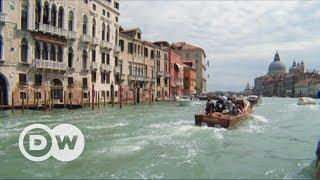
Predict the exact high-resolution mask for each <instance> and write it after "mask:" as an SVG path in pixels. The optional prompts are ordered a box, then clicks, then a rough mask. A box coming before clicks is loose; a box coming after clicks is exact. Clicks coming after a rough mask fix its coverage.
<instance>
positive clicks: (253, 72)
mask: <svg viewBox="0 0 320 180" xmlns="http://www.w3.org/2000/svg"><path fill="white" fill-rule="evenodd" d="M319 9H320V2H317V1H308V2H306V1H303V2H302V1H252V2H248V1H223V2H221V1H165V0H163V1H121V17H120V23H121V24H122V25H123V26H124V27H136V26H138V27H140V28H141V29H142V30H143V31H144V33H145V36H144V38H145V39H147V40H150V41H157V40H167V41H169V42H175V41H186V42H189V43H191V44H194V45H198V46H201V47H203V48H204V49H205V51H206V53H207V56H208V57H207V59H208V60H209V61H212V62H211V65H212V66H211V67H210V68H209V69H208V72H207V73H208V74H210V79H209V80H208V88H209V89H210V90H242V89H243V88H244V87H245V85H246V83H247V82H251V84H252V83H253V79H254V78H255V77H256V76H259V75H262V74H265V73H266V71H267V68H268V65H269V64H270V62H271V61H272V59H273V56H274V53H275V51H276V50H278V51H279V53H280V56H281V58H282V61H284V63H285V64H286V65H287V66H288V67H289V66H290V65H291V63H292V61H293V60H294V59H304V60H305V62H306V64H307V65H309V68H317V67H318V65H319V63H318V62H317V58H318V56H319V55H320V53H319V51H318V49H319V48H320V38H319V37H320V31H319V29H320V23H319V22H320V10H319Z"/></svg>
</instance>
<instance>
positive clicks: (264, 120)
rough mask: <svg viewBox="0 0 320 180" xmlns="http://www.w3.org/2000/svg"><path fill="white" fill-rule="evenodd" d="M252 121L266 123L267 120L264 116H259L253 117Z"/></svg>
mask: <svg viewBox="0 0 320 180" xmlns="http://www.w3.org/2000/svg"><path fill="white" fill-rule="evenodd" d="M252 117H253V119H254V120H256V121H257V122H262V123H268V122H269V119H267V118H266V117H264V116H259V115H253V116H252Z"/></svg>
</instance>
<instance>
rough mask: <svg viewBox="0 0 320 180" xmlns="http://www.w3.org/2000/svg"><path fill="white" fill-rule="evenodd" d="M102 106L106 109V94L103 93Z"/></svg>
mask: <svg viewBox="0 0 320 180" xmlns="http://www.w3.org/2000/svg"><path fill="white" fill-rule="evenodd" d="M103 106H104V107H106V93H104V97H103Z"/></svg>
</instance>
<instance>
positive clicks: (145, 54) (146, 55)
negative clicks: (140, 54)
mask: <svg viewBox="0 0 320 180" xmlns="http://www.w3.org/2000/svg"><path fill="white" fill-rule="evenodd" d="M148 56H149V49H148V48H144V57H148Z"/></svg>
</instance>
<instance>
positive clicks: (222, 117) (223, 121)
mask: <svg viewBox="0 0 320 180" xmlns="http://www.w3.org/2000/svg"><path fill="white" fill-rule="evenodd" d="M252 113H253V108H252V106H251V104H250V103H249V102H248V101H246V103H245V107H244V108H243V111H242V112H241V113H239V114H237V115H233V114H229V113H223V112H213V113H206V112H202V113H199V114H197V115H195V124H196V125H198V126H202V124H207V126H208V127H222V128H226V129H229V128H236V127H237V126H239V124H240V123H241V122H242V121H244V120H247V119H248V118H250V116H251V114H252Z"/></svg>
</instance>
